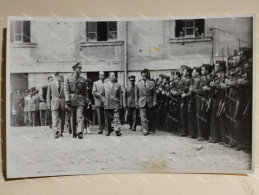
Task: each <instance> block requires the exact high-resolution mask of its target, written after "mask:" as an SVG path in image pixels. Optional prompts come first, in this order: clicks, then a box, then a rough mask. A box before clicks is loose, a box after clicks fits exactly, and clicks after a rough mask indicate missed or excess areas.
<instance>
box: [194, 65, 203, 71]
mask: <svg viewBox="0 0 259 195" xmlns="http://www.w3.org/2000/svg"><path fill="white" fill-rule="evenodd" d="M193 70H196V71H197V72H200V71H201V67H197V66H195V67H193Z"/></svg>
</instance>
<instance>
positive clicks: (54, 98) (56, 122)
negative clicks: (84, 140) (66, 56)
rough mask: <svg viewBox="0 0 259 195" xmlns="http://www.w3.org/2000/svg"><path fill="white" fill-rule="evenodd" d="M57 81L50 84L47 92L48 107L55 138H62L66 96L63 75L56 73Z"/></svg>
mask: <svg viewBox="0 0 259 195" xmlns="http://www.w3.org/2000/svg"><path fill="white" fill-rule="evenodd" d="M55 77H56V81H54V82H52V83H50V85H49V86H48V92H47V107H48V109H51V115H52V129H54V131H55V133H54V136H55V138H58V137H59V136H62V133H63V130H64V123H65V94H64V84H63V82H62V74H61V73H59V72H57V73H55Z"/></svg>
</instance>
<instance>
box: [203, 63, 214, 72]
mask: <svg viewBox="0 0 259 195" xmlns="http://www.w3.org/2000/svg"><path fill="white" fill-rule="evenodd" d="M202 67H204V68H205V69H206V70H208V71H209V72H212V69H213V66H212V65H211V64H202Z"/></svg>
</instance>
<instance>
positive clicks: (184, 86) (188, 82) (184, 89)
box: [179, 66, 191, 136]
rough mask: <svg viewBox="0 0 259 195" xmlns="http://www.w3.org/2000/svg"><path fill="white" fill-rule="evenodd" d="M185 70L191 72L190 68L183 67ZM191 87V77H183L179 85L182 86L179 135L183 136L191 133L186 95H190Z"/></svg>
mask: <svg viewBox="0 0 259 195" xmlns="http://www.w3.org/2000/svg"><path fill="white" fill-rule="evenodd" d="M183 69H185V70H188V71H189V70H190V69H191V68H190V67H188V66H183ZM190 85H191V77H190V76H189V75H188V73H187V75H186V76H185V77H184V76H182V78H181V80H180V83H179V86H180V91H179V93H180V95H182V98H181V123H182V125H181V131H180V133H179V135H181V136H187V135H188V133H189V130H188V117H187V116H188V115H187V112H188V102H187V97H186V96H185V94H187V93H188V90H189V87H190Z"/></svg>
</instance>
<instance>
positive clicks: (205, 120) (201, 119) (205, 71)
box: [196, 64, 213, 141]
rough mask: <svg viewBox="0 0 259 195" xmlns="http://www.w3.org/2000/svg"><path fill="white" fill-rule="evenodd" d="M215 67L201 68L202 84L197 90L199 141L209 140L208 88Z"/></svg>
mask: <svg viewBox="0 0 259 195" xmlns="http://www.w3.org/2000/svg"><path fill="white" fill-rule="evenodd" d="M212 70H213V66H212V65H210V64H202V67H201V74H202V76H201V83H200V86H199V89H197V90H196V105H197V115H196V116H197V124H198V141H203V140H207V139H208V137H209V132H210V123H209V109H210V107H209V92H210V88H209V87H208V85H209V83H210V82H211V75H210V74H211V72H212Z"/></svg>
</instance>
